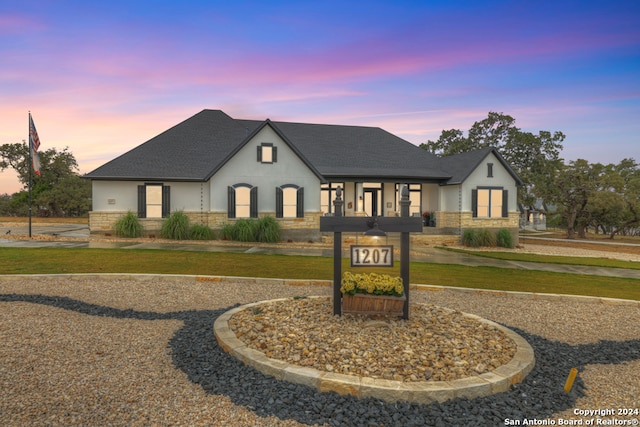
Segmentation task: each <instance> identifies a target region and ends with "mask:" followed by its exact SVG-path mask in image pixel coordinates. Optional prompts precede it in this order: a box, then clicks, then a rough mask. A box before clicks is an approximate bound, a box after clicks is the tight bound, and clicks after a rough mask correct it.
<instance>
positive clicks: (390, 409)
mask: <svg viewBox="0 0 640 427" xmlns="http://www.w3.org/2000/svg"><path fill="white" fill-rule="evenodd" d="M330 292H331V290H330V289H329V288H326V287H313V286H296V287H291V286H285V285H282V284H277V283H270V282H265V283H256V284H246V283H237V282H232V281H230V282H206V281H196V280H194V279H193V278H161V277H155V278H154V277H151V278H149V277H146V278H141V279H135V278H114V277H98V276H93V277H87V276H76V277H59V278H56V277H42V276H34V277H24V278H0V341H1V342H2V346H0V391H1V392H0V425H6V426H23V425H30V426H40V425H41V426H44V425H47V426H58V425H65V426H68V425H115V426H125V425H126V426H137V425H140V426H143V425H145V426H146V425H188V426H192V425H213V426H226V425H234V426H298V425H314V424H317V425H335V426H379V425H385V426H410V425H420V426H424V425H427V426H429V425H433V426H452V425H455V426H497V425H505V422H506V420H517V421H520V422H521V423H522V421H523V420H525V419H528V420H533V419H536V420H545V419H551V420H555V421H556V425H558V423H557V420H559V419H561V418H562V419H564V420H586V419H590V418H599V417H597V416H589V417H587V416H584V415H580V413H581V412H578V413H577V414H576V411H585V410H587V411H588V410H592V411H595V410H599V409H616V410H617V409H618V408H628V409H631V410H633V409H634V408H636V409H637V408H639V407H640V402H639V401H638V396H640V316H639V314H640V308H639V307H638V305H637V304H629V305H609V304H602V303H594V302H592V300H584V301H581V300H579V299H565V300H554V299H530V298H523V297H522V296H516V295H509V294H491V293H467V292H458V291H448V290H445V291H441V292H424V291H423V292H413V294H412V300H413V301H414V302H420V303H431V304H434V305H437V306H442V307H447V308H451V309H454V310H460V311H463V312H468V313H472V314H477V315H479V316H481V317H485V318H488V319H490V320H493V321H496V322H499V323H502V324H504V325H505V326H508V327H510V328H511V329H513V330H514V331H516V332H517V333H519V334H520V335H521V336H522V337H524V338H525V339H526V340H527V341H528V342H529V343H530V344H531V346H532V347H533V348H534V351H535V355H536V366H535V368H534V369H533V371H532V372H531V373H530V374H529V375H528V376H527V377H526V378H525V380H524V381H523V382H522V383H521V384H517V385H515V386H514V387H513V389H512V390H510V391H508V392H505V393H500V394H496V395H493V396H488V397H483V398H477V399H472V400H467V399H456V400H453V401H448V402H445V403H441V404H433V405H418V404H413V403H397V404H389V403H385V402H383V401H381V400H377V399H362V400H358V399H356V398H353V397H350V396H339V395H337V394H334V393H317V392H316V391H314V390H311V389H309V388H307V387H304V386H301V385H295V384H291V383H287V382H283V381H277V380H275V379H273V378H270V377H267V376H265V375H263V374H261V373H259V372H257V371H255V370H254V369H252V368H249V367H246V366H244V365H243V364H242V363H241V362H239V361H238V360H236V359H235V358H233V357H232V356H230V355H228V354H227V353H225V352H224V351H223V350H222V349H221V348H219V347H218V345H217V343H216V340H215V338H214V336H213V329H212V325H213V322H214V320H215V319H216V318H217V317H218V316H219V315H221V314H222V313H223V312H225V311H227V310H228V309H229V308H230V307H233V306H237V304H244V303H248V302H253V301H259V300H266V299H275V298H282V297H287V296H289V297H293V296H296V295H326V296H328V295H329V294H330ZM573 367H575V368H577V369H578V370H579V372H580V374H579V376H578V379H577V381H576V384H575V385H574V388H573V391H572V392H571V393H568V394H567V393H565V392H564V391H563V386H564V382H565V379H566V376H567V375H568V373H569V371H570V369H571V368H573ZM600 418H603V419H604V420H612V419H613V418H617V419H619V420H620V419H622V420H625V421H629V422H632V421H633V420H634V419H636V418H639V417H638V416H634V415H631V416H620V415H613V416H603V417H600ZM618 425H620V424H618Z"/></svg>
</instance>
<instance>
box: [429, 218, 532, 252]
mask: <svg viewBox="0 0 640 427" xmlns="http://www.w3.org/2000/svg"><path fill="white" fill-rule="evenodd" d="M519 223H520V213H519V212H517V211H513V212H509V216H508V217H507V218H474V217H473V213H472V212H471V211H464V212H436V226H437V227H436V229H439V230H441V232H442V234H458V235H459V236H460V238H462V234H463V233H464V230H466V229H469V228H473V229H483V228H487V229H493V230H499V229H503V228H505V229H507V230H509V231H511V235H512V236H513V243H514V245H517V244H518V231H519Z"/></svg>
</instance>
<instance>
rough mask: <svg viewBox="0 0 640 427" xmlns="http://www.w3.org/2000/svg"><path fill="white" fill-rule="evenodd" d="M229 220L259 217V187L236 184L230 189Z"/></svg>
mask: <svg viewBox="0 0 640 427" xmlns="http://www.w3.org/2000/svg"><path fill="white" fill-rule="evenodd" d="M228 199H229V200H228V216H229V218H257V217H258V187H254V186H252V185H250V184H236V185H233V186H230V187H228Z"/></svg>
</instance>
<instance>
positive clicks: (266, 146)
mask: <svg viewBox="0 0 640 427" xmlns="http://www.w3.org/2000/svg"><path fill="white" fill-rule="evenodd" d="M277 154H278V150H277V147H274V146H273V144H271V143H268V142H263V143H262V144H260V145H258V161H259V162H260V163H275V162H276V161H277V160H278V159H277V157H278V156H277Z"/></svg>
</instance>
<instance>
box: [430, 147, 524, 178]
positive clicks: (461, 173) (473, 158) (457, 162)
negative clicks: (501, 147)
mask: <svg viewBox="0 0 640 427" xmlns="http://www.w3.org/2000/svg"><path fill="white" fill-rule="evenodd" d="M491 153H493V154H494V155H495V156H496V157H497V158H498V160H499V161H500V163H501V164H502V165H503V166H504V167H505V169H507V172H509V174H511V176H513V179H515V180H516V184H517V185H524V183H523V182H522V180H521V179H520V177H519V176H518V174H516V173H515V172H514V171H513V169H511V166H509V164H508V163H507V162H506V161H505V160H504V158H503V157H502V155H500V153H499V152H498V150H497V149H495V148H493V147H486V148H480V149H477V150H471V151H467V152H464V153H460V154H454V155H451V156H446V157H441V158H440V162H441V164H442V168H443V169H444V170H446V171H447V172H449V173H450V175H451V179H449V180H448V181H447V182H444V183H443V184H447V185H454V184H461V183H463V182H464V181H465V180H466V179H467V178H468V177H469V175H470V174H471V172H473V171H474V170H475V169H476V168H477V167H478V166H479V165H480V163H482V161H484V159H485V158H486V157H487V156H488V155H489V154H491Z"/></svg>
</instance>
